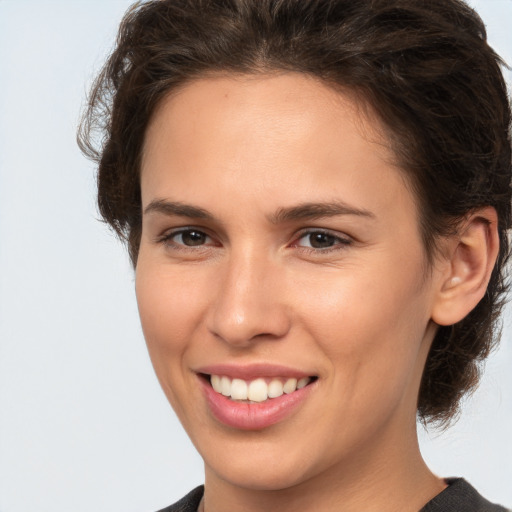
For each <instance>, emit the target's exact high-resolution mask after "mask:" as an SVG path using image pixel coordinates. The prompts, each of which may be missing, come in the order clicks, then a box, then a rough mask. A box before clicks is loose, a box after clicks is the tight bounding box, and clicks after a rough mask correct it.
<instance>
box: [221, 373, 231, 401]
mask: <svg viewBox="0 0 512 512" xmlns="http://www.w3.org/2000/svg"><path fill="white" fill-rule="evenodd" d="M220 392H221V393H222V394H223V395H224V396H231V380H230V379H229V377H221V378H220Z"/></svg>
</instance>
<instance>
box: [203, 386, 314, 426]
mask: <svg viewBox="0 0 512 512" xmlns="http://www.w3.org/2000/svg"><path fill="white" fill-rule="evenodd" d="M199 380H200V381H201V384H202V386H203V390H204V393H205V395H206V400H207V403H208V406H209V408H210V411H211V413H212V414H213V416H214V417H215V418H216V419H217V420H218V421H220V422H221V423H223V424H224V425H227V426H228V427H233V428H237V429H240V430H261V429H264V428H267V427H270V426H271V425H275V424H276V423H279V422H280V421H283V420H285V419H286V418H287V417H288V416H290V415H291V414H292V413H293V412H294V411H295V410H297V408H299V407H300V405H301V404H302V403H303V402H304V401H305V399H306V398H307V396H308V395H309V393H310V391H311V388H312V387H313V385H314V384H309V385H308V386H305V387H303V388H302V389H298V390H297V391H294V392H293V393H290V394H289V395H287V394H284V395H281V396H280V397H278V398H269V399H268V400H266V401H265V402H260V403H247V402H237V401H234V400H231V399H230V398H227V397H225V396H224V395H221V394H220V393H217V392H216V391H214V389H213V388H212V387H211V385H210V383H209V382H207V381H206V380H205V379H204V378H200V379H199Z"/></svg>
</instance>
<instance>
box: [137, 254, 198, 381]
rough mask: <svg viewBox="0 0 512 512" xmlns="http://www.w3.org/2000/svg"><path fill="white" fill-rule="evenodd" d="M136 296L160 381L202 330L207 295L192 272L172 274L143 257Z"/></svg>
mask: <svg viewBox="0 0 512 512" xmlns="http://www.w3.org/2000/svg"><path fill="white" fill-rule="evenodd" d="M135 283H136V295H137V303H138V307H139V314H140V319H141V324H142V329H143V331H144V337H145V339H146V343H147V346H148V350H149V354H150V357H151V360H152V362H153V366H154V367H155V371H156V372H157V376H158V377H159V379H160V380H162V378H165V376H164V374H166V373H168V374H169V375H171V374H172V372H171V371H170V368H171V367H175V366H176V365H177V364H181V363H182V362H183V361H182V357H183V355H184V354H185V352H186V349H187V347H188V344H189V342H190V340H191V339H192V338H193V333H194V331H196V330H197V329H199V328H200V325H201V316H202V315H201V313H202V311H203V310H204V308H205V300H206V297H205V293H204V290H201V286H200V285H199V283H198V279H195V278H194V276H193V274H192V275H191V273H190V272H179V271H178V272H177V271H172V272H171V269H170V268H169V267H168V266H167V267H166V266H165V265H158V264H152V263H151V261H147V260H146V259H145V258H144V256H143V255H142V257H139V262H138V265H137V270H136V282H135Z"/></svg>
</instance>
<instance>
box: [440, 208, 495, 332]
mask: <svg viewBox="0 0 512 512" xmlns="http://www.w3.org/2000/svg"><path fill="white" fill-rule="evenodd" d="M448 245H449V249H448V255H447V261H446V267H445V269H446V270H445V272H444V273H443V275H442V277H441V281H440V286H439V290H438V292H437V296H436V300H435V304H434V307H433V311H432V320H433V321H434V322H436V323H437V324H438V325H452V324H455V323H457V322H459V321H460V320H462V319H463V318H464V317H465V316H466V315H467V314H468V313H470V311H471V310H472V309H473V308H474V307H475V306H476V305H477V304H478V302H479V301H480V300H481V299H482V297H483V296H484V294H485V292H486V290H487V285H488V283H489V279H490V277H491V272H492V270H493V268H494V264H495V263H496V258H497V256H498V250H499V237H498V216H497V214H496V210H495V209H494V208H492V207H490V206H489V207H486V208H482V209H480V210H477V211H475V212H473V213H472V214H471V215H470V216H469V217H468V218H467V219H465V221H464V222H463V223H462V224H461V226H460V227H459V229H458V231H457V234H456V235H454V236H453V237H452V238H451V239H450V240H449V242H448Z"/></svg>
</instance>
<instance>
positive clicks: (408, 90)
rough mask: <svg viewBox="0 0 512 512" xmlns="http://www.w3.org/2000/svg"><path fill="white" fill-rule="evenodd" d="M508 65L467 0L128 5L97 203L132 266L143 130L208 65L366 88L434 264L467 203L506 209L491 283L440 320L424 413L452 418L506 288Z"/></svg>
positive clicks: (107, 77)
mask: <svg viewBox="0 0 512 512" xmlns="http://www.w3.org/2000/svg"><path fill="white" fill-rule="evenodd" d="M500 64H502V62H501V61H500V59H499V57H498V56H497V55H496V54H495V53H494V51H493V50H492V49H491V48H490V47H489V46H488V44H487V42H486V33H485V27H484V25H483V23H482V21H481V19H480V18H479V17H478V15H477V14H476V13H475V12H474V11H473V10H472V9H470V8H469V7H468V6H467V5H466V4H465V3H463V2H462V1H459V0H357V1H354V0H153V1H148V2H142V3H138V4H136V5H134V6H133V7H132V8H131V9H129V10H128V12H127V13H126V15H125V17H124V19H123V21H122V23H121V27H120V30H119V35H118V39H117V45H116V47H115V49H114V51H113V53H112V55H111V56H110V58H109V59H108V61H107V63H106V65H105V66H104V68H103V70H102V71H101V73H100V75H99V76H98V78H97V80H96V82H95V85H94V87H93V89H92V93H91V96H90V101H89V107H88V110H87V112H86V113H85V115H84V120H83V123H82V126H81V131H80V137H79V140H80V144H81V148H82V150H83V151H84V152H85V153H86V154H87V155H88V156H90V157H92V158H94V159H95V160H96V161H97V162H98V164H99V172H98V204H99V209H100V212H101V215H102V216H103V218H104V219H105V221H106V222H108V223H109V224H110V226H112V227H113V229H114V230H115V231H116V233H117V234H118V235H119V236H121V237H122V238H123V239H125V240H127V242H128V247H129V252H130V256H131V259H132V261H133V263H134V265H136V261H137V252H138V247H139V242H140V235H141V217H142V212H141V198H140V185H139V167H140V161H141V152H142V148H143V142H144V135H145V131H146V127H147V126H148V122H149V120H150V118H151V116H152V114H153V113H154V111H155V109H156V108H157V106H158V104H159V102H160V101H162V98H164V97H165V96H166V95H168V94H169V92H170V91H173V90H175V89H176V88H177V87H180V86H182V85H183V84H185V83H187V82H189V81H190V80H193V79H194V78H197V77H200V76H204V75H205V74H207V73H210V72H227V73H244V74H247V73H249V74H251V73H252V74H254V73H269V72H272V71H295V72H301V73H306V74H309V75H313V76H315V77H318V78H320V79H322V80H324V81H325V83H327V84H331V85H333V86H337V87H341V88H343V89H345V90H350V91H353V92H354V93H356V95H357V96H358V97H360V98H363V100H364V102H365V104H366V105H367V106H369V107H370V108H371V109H372V110H373V111H374V112H375V113H376V114H377V115H378V117H379V118H380V120H381V121H382V123H383V124H384V126H385V127H386V130H387V135H388V138H389V140H390V142H391V145H392V147H393V149H394V152H395V154H396V155H397V159H398V161H399V163H400V166H401V167H402V168H403V170H404V172H405V173H406V175H407V176H408V181H409V183H410V184H411V185H412V188H413V190H414V193H415V194H416V197H417V201H418V205H419V208H420V213H421V229H422V235H423V240H424V244H425V248H426V254H427V256H428V258H429V261H430V262H432V255H433V254H434V252H435V248H436V240H437V239H438V237H440V236H443V235H447V234H450V233H453V230H454V227H456V226H457V224H458V223H459V222H460V221H461V220H462V219H464V217H465V216H466V215H467V214H468V213H470V212H472V211H474V210H475V209H477V208H479V207H483V206H488V205H490V206H493V207H494V208H495V209H496V210H497V212H498V217H499V221H498V229H499V237H500V244H501V245H500V253H499V257H498V261H497V264H496V266H495V268H494V271H493V273H492V276H491V280H490V283H489V286H488V290H487V293H486V295H485V297H484V298H483V299H482V300H481V301H480V303H479V304H478V305H477V306H476V308H475V309H474V310H473V311H472V312H471V313H470V314H469V315H468V316H467V317H466V318H465V319H464V320H462V321H461V322H459V323H457V324H455V325H453V326H450V327H440V328H439V330H438V332H437V335H436V337H435V339H434V342H433V346H432V348H431V352H430V354H429V357H428V359H427V363H426V367H425V371H424V375H423V380H422V383H421V388H420V392H419V399H418V413H419V416H420V418H422V419H423V420H424V421H427V420H431V421H438V422H446V421H447V420H449V419H450V418H452V417H453V415H454V414H455V413H456V412H457V410H458V405H459V402H460V399H461V397H462V396H463V394H464V393H466V392H468V391H470V390H472V389H473V388H474V387H475V386H476V384H477V382H478V375H479V368H480V363H481V362H482V361H483V360H484V359H485V357H486V356H487V355H488V354H489V352H490V350H491V349H492V347H493V344H494V343H495V341H496V339H497V337H498V334H499V332H498V331H499V324H498V316H499V313H500V311H501V308H502V305H503V299H504V293H505V291H506V288H507V286H506V282H505V274H504V272H505V262H506V260H507V258H508V255H509V243H508V238H507V233H506V231H507V229H508V228H509V227H510V223H511V208H510V202H511V201H510V199H511V188H510V181H511V145H510V106H509V102H508V98H507V92H506V86H505V83H504V80H503V76H502V74H501V70H500ZM98 135H100V136H101V137H102V138H101V139H100V140H98V138H97V136H98Z"/></svg>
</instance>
